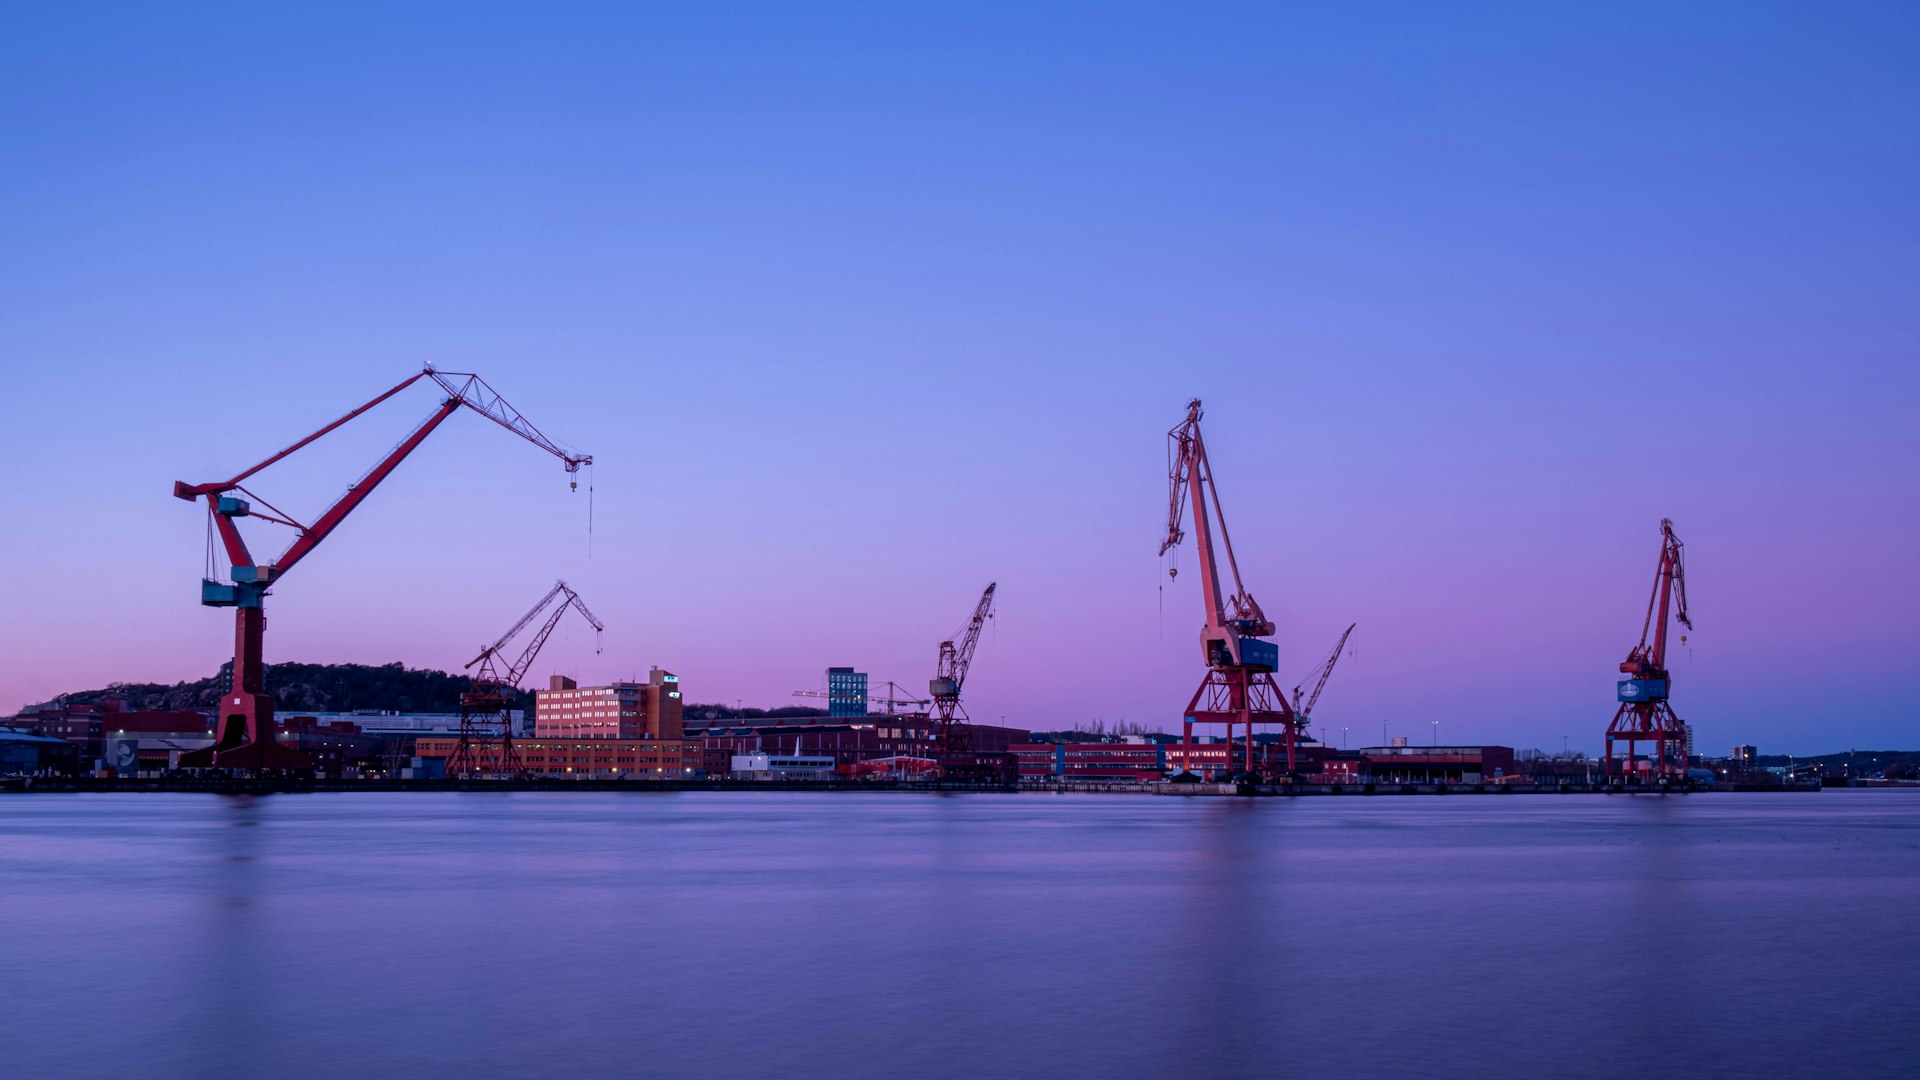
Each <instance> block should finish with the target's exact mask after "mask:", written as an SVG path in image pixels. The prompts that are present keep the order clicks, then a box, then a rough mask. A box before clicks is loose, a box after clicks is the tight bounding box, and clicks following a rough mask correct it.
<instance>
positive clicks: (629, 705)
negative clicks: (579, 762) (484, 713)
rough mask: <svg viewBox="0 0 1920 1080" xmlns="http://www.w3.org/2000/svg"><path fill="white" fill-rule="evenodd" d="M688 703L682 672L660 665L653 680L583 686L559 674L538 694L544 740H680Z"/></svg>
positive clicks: (537, 733) (536, 722) (538, 726)
mask: <svg viewBox="0 0 1920 1080" xmlns="http://www.w3.org/2000/svg"><path fill="white" fill-rule="evenodd" d="M683 715H684V702H683V701H682V700H681V697H680V676H678V675H675V674H674V673H672V672H670V671H665V670H662V669H660V668H657V667H656V668H654V669H652V670H651V671H649V672H648V673H647V681H646V682H643V683H637V682H616V683H608V684H607V685H605V686H579V685H576V684H575V683H574V681H573V680H572V679H569V678H567V677H566V676H564V675H555V676H553V677H552V678H551V679H550V680H549V684H548V688H547V689H545V690H537V691H535V692H534V695H533V734H534V737H535V738H538V739H678V738H680V737H681V734H682V730H683V721H682V717H683Z"/></svg>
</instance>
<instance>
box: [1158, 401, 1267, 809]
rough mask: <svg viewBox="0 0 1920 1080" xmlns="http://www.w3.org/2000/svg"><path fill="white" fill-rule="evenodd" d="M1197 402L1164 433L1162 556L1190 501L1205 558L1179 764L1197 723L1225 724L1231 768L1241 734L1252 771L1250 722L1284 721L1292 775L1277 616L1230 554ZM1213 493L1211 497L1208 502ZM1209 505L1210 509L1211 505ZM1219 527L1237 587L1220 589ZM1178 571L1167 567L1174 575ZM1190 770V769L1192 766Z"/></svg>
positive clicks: (1178, 536)
mask: <svg viewBox="0 0 1920 1080" xmlns="http://www.w3.org/2000/svg"><path fill="white" fill-rule="evenodd" d="M1200 415H1201V413H1200V399H1199V398H1195V399H1193V400H1192V401H1190V402H1188V403H1187V418H1186V419H1185V420H1183V421H1181V422H1180V424H1179V425H1178V426H1176V427H1175V428H1174V429H1173V430H1171V431H1169V432H1167V482H1168V496H1167V538H1166V539H1165V540H1163V541H1161V542H1160V554H1162V555H1165V554H1166V553H1167V552H1168V551H1171V550H1172V549H1173V548H1174V547H1175V546H1176V545H1178V544H1179V543H1180V542H1181V540H1183V539H1185V538H1186V533H1185V532H1184V531H1182V529H1181V522H1182V518H1183V517H1184V516H1185V514H1186V508H1187V503H1188V502H1189V501H1191V503H1192V505H1193V529H1194V532H1195V533H1196V534H1198V535H1197V537H1196V543H1195V545H1194V546H1195V548H1196V549H1197V550H1198V552H1199V557H1200V591H1201V595H1202V599H1203V601H1204V603H1205V605H1206V616H1207V621H1206V625H1204V626H1202V627H1201V628H1200V654H1201V657H1202V658H1203V659H1204V660H1205V661H1206V665H1207V674H1206V677H1205V678H1203V679H1201V680H1200V688H1199V689H1198V690H1196V691H1194V694H1193V700H1192V701H1190V702H1188V703H1187V711H1186V715H1185V717H1184V721H1185V722H1184V725H1183V730H1182V733H1181V736H1180V749H1181V761H1182V763H1183V764H1186V763H1190V762H1191V761H1192V760H1193V758H1192V756H1191V754H1192V745H1193V725H1195V724H1225V725H1226V728H1227V732H1226V735H1227V770H1228V771H1229V772H1233V771H1236V770H1234V769H1233V732H1234V728H1235V727H1236V726H1238V727H1239V728H1240V729H1241V731H1242V732H1243V733H1244V743H1243V750H1242V753H1241V759H1240V768H1239V769H1238V770H1237V771H1238V772H1241V773H1249V774H1250V773H1253V772H1255V771H1256V770H1255V764H1254V754H1253V726H1254V725H1255V724H1282V725H1284V726H1285V731H1286V742H1287V772H1288V773H1292V772H1293V771H1294V767H1295V766H1294V745H1295V743H1296V742H1297V740H1298V737H1299V727H1300V722H1299V720H1298V719H1297V718H1296V717H1295V716H1294V713H1293V707H1292V706H1291V705H1289V704H1288V703H1287V697H1286V695H1285V694H1284V693H1282V692H1281V690H1280V686H1279V684H1278V683H1276V682H1274V679H1273V672H1274V670H1275V669H1276V668H1277V667H1278V666H1279V662H1280V649H1279V647H1278V646H1276V645H1275V644H1274V643H1273V642H1271V641H1262V640H1260V639H1261V638H1265V637H1271V636H1273V632H1274V628H1273V621H1272V620H1271V619H1269V618H1267V616H1266V613H1264V612H1262V611H1261V610H1260V604H1259V603H1258V602H1257V601H1255V600H1254V598H1253V594H1252V593H1250V592H1248V591H1247V588H1246V586H1245V585H1243V584H1242V583H1241V581H1240V564H1239V562H1238V561H1237V560H1235V558H1234V556H1233V540H1232V539H1231V538H1230V537H1229V536H1228V535H1227V517H1226V513H1225V511H1224V510H1222V509H1221V506H1220V489H1219V486H1218V485H1217V484H1216V483H1215V481H1214V477H1213V468H1212V466H1211V465H1209V464H1208V462H1207V447H1206V443H1205V442H1203V441H1202V440H1201V438H1200ZM1209 495H1211V500H1209ZM1209 502H1211V508H1209ZM1216 519H1217V520H1218V522H1219V525H1220V544H1221V547H1222V548H1224V549H1225V551H1226V553H1227V568H1228V569H1229V570H1230V571H1231V572H1232V574H1233V592H1232V594H1231V595H1223V594H1222V593H1221V591H1220V570H1219V566H1218V565H1217V563H1216V560H1215V558H1214V553H1213V523H1214V521H1215V520H1216ZM1177 573H1178V571H1176V570H1169V571H1168V574H1169V575H1170V576H1171V575H1175V574H1177ZM1189 767H1190V766H1189Z"/></svg>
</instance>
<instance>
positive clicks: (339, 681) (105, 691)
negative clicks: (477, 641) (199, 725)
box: [65, 662, 533, 715]
mask: <svg viewBox="0 0 1920 1080" xmlns="http://www.w3.org/2000/svg"><path fill="white" fill-rule="evenodd" d="M231 667H232V665H231V664H223V665H221V667H220V671H219V673H217V674H214V675H209V676H207V677H206V678H204V679H198V680H195V681H193V682H182V683H173V684H171V685H168V684H164V683H112V684H110V685H108V686H106V687H103V688H101V689H99V690H82V691H78V692H76V693H71V694H67V695H66V696H65V697H66V701H67V702H68V703H69V704H77V705H88V704H99V703H100V702H101V701H104V700H106V699H108V698H120V699H122V700H124V701H125V702H126V707H127V708H129V709H211V708H213V707H215V706H216V705H218V704H219V702H220V695H221V694H222V693H224V692H225V691H226V687H227V684H228V680H229V678H230V675H229V674H228V672H229V669H230V668H231ZM472 684H473V680H471V679H469V678H468V677H467V676H465V675H452V674H449V673H447V672H444V671H435V670H433V669H431V668H409V667H406V666H404V665H402V664H400V663H397V662H396V663H392V664H379V665H374V664H300V663H286V664H273V665H271V666H269V667H268V668H267V676H266V690H267V692H268V693H270V694H272V695H273V701H274V707H275V711H276V712H279V713H281V714H283V715H284V714H288V713H292V712H297V711H303V710H304V711H308V712H353V711H355V710H357V709H375V710H379V711H382V712H429V713H452V712H459V711H460V695H461V693H462V692H463V691H465V690H467V689H468V688H469V687H470V686H471V685H472ZM532 705H533V694H532V693H531V692H528V691H522V692H521V694H520V695H519V699H518V700H517V701H515V702H514V707H515V708H519V709H526V708H531V707H532Z"/></svg>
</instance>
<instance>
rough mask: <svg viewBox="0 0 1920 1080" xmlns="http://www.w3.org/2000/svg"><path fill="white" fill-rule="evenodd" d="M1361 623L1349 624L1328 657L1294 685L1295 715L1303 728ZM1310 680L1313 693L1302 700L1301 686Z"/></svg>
mask: <svg viewBox="0 0 1920 1080" xmlns="http://www.w3.org/2000/svg"><path fill="white" fill-rule="evenodd" d="M1359 625H1360V624H1359V623H1354V624H1352V625H1351V626H1348V627H1347V629H1346V631H1345V632H1343V633H1342V634H1341V635H1340V640H1339V641H1336V642H1334V643H1333V651H1332V652H1330V653H1328V654H1327V658H1326V659H1325V660H1322V661H1320V663H1319V665H1318V666H1316V667H1315V668H1314V669H1313V670H1312V671H1309V672H1307V673H1306V675H1304V676H1302V677H1301V679H1300V682H1299V683H1298V684H1297V685H1295V686H1294V688H1293V715H1294V716H1296V717H1298V718H1299V720H1300V726H1301V727H1302V728H1305V727H1306V726H1307V723H1308V721H1309V720H1310V719H1311V718H1312V716H1313V706H1314V703H1315V702H1317V701H1319V700H1320V691H1322V690H1325V689H1326V688H1327V680H1328V679H1330V678H1332V677H1333V665H1335V664H1337V663H1339V662H1340V654H1341V653H1343V652H1345V651H1346V650H1347V639H1348V638H1350V637H1352V636H1353V628H1354V627H1355V626H1359ZM1309 681H1311V682H1313V693H1311V694H1308V695H1307V696H1306V700H1304V701H1302V700H1301V697H1300V691H1301V688H1302V687H1304V686H1306V684H1307V683H1308V682H1309Z"/></svg>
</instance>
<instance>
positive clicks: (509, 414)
mask: <svg viewBox="0 0 1920 1080" xmlns="http://www.w3.org/2000/svg"><path fill="white" fill-rule="evenodd" d="M422 379H425V380H427V381H430V382H432V383H434V384H435V385H437V386H438V387H439V388H440V389H441V391H443V392H444V393H445V394H446V396H445V397H444V398H442V399H441V402H440V407H439V408H438V409H436V410H435V411H434V412H433V414H432V415H430V416H428V417H427V419H426V420H425V421H423V422H422V423H421V424H420V426H419V427H417V428H415V429H414V430H413V433H412V434H410V435H408V436H407V437H406V438H405V439H402V440H401V441H400V444H399V445H398V446H396V447H394V448H393V450H391V451H390V452H388V454H387V456H386V457H384V458H382V459H381V460H380V461H379V463H377V464H376V465H374V467H373V468H371V469H369V470H367V472H366V473H365V475H363V476H361V477H360V479H358V480H356V481H355V482H354V483H353V484H351V485H350V486H348V488H347V490H346V493H345V494H343V495H341V496H340V498H339V499H338V500H337V501H335V502H334V504H333V505H332V506H330V507H328V508H327V509H326V510H325V511H323V512H322V513H321V514H320V516H319V517H317V518H315V519H314V521H313V524H311V525H303V524H301V523H300V522H299V521H298V520H296V519H295V518H294V517H293V516H292V515H290V514H287V513H285V512H283V511H281V510H280V509H278V508H277V507H275V506H274V505H273V504H272V503H270V502H268V501H267V500H266V499H263V498H261V497H260V496H259V495H257V494H255V493H254V492H252V491H250V490H248V489H247V488H246V487H245V486H244V484H245V483H246V481H247V480H248V479H249V478H250V477H252V476H253V475H254V474H255V473H258V472H260V471H261V470H262V469H265V468H266V467H267V466H269V465H272V464H274V463H275V462H277V461H280V460H282V459H284V458H286V457H288V456H289V455H291V454H293V453H294V452H295V451H298V450H300V449H301V448H302V447H305V446H307V445H308V444H310V443H312V442H313V441H314V440H316V439H319V438H320V437H321V436H323V435H326V434H327V433H328V432H331V431H333V430H334V429H336V428H338V427H340V426H341V425H343V424H345V423H347V422H348V421H350V420H352V419H353V418H354V417H356V416H359V415H360V414H362V413H364V412H366V411H367V410H369V409H371V408H373V407H374V406H376V405H378V404H380V403H381V402H383V401H385V400H387V399H388V398H390V397H392V396H394V395H395V394H398V393H399V392H400V391H402V390H405V389H406V388H407V387H409V386H412V385H413V384H414V383H417V382H419V381H421V380H422ZM461 408H467V409H471V410H473V411H474V412H477V413H479V414H480V415H481V416H484V417H486V418H487V419H489V420H491V421H493V422H494V423H496V424H499V425H500V426H501V427H504V428H506V429H507V430H508V431H511V432H513V433H514V434H516V435H518V436H520V437H521V438H523V439H525V440H527V441H528V442H530V443H532V444H534V445H535V446H537V447H539V448H540V449H542V450H545V451H546V452H547V453H549V454H552V455H553V456H555V457H557V458H559V459H560V462H561V464H563V465H565V466H566V470H567V474H568V475H569V476H572V475H574V474H576V473H578V472H579V471H580V466H582V465H591V464H593V457H592V456H591V455H589V454H574V453H569V452H568V451H566V450H563V449H561V448H560V447H559V446H558V445H557V444H555V443H554V442H553V441H552V440H551V439H548V438H547V437H546V436H545V435H543V434H541V433H540V429H538V428H536V427H534V426H533V424H531V423H529V422H528V420H527V418H526V417H524V416H521V415H520V413H519V412H518V411H517V410H515V409H514V407H513V406H511V405H509V404H507V400H506V399H505V398H503V397H501V396H500V395H499V394H498V393H497V392H496V391H495V390H494V389H493V387H491V386H488V385H487V382H486V380H484V379H482V378H481V377H480V376H478V375H475V374H473V373H471V372H453V371H437V370H435V369H434V367H433V366H432V365H431V364H429V365H427V366H426V367H425V368H423V369H422V370H421V371H419V372H418V373H416V374H414V375H412V376H410V377H408V378H406V379H404V380H402V381H401V382H400V383H399V384H398V385H396V386H394V387H393V388H391V389H389V390H387V391H386V392H384V393H382V394H380V395H379V396H377V397H375V398H374V399H373V400H371V401H369V402H367V403H366V404H364V405H361V406H360V407H358V408H356V409H354V410H352V411H351V412H348V413H347V414H346V415H345V416H342V417H340V418H339V419H338V420H335V421H333V422H332V423H330V424H328V425H326V426H325V427H322V428H321V429H320V430H318V431H316V432H314V433H313V434H311V435H308V436H307V437H306V438H304V439H301V440H300V441H299V442H296V443H294V444H293V445H292V446H289V447H287V448H286V449H284V450H282V451H280V452H279V453H277V454H274V455H273V456H271V457H269V458H267V459H266V460H265V461H262V462H260V463H259V464H258V465H254V466H253V467H251V468H248V469H245V470H242V471H241V472H239V473H238V474H236V475H234V476H233V477H232V478H231V479H228V480H217V481H214V482H212V483H206V484H188V483H184V482H176V483H175V484H174V485H173V495H174V498H177V499H185V500H186V501H188V502H193V501H195V500H197V499H202V498H204V499H206V501H207V517H208V522H209V524H208V530H209V534H210V535H209V536H208V540H207V544H208V567H207V571H206V573H205V575H204V576H203V577H202V579H201V582H200V603H201V604H203V605H205V606H207V607H230V608H233V609H235V611H234V650H233V685H232V686H231V687H229V688H228V689H227V691H226V692H225V693H224V694H223V695H222V696H221V698H220V710H219V714H218V719H217V720H216V723H215V727H214V742H213V745H212V746H209V747H207V748H205V749H202V750H192V751H188V752H187V753H184V754H182V755H180V765H181V767H182V768H189V769H193V768H209V767H217V768H242V769H255V770H266V769H302V768H307V767H309V766H310V765H311V764H312V762H311V761H310V760H309V759H308V758H307V756H306V755H305V754H301V753H299V752H297V751H294V750H291V749H289V748H287V747H284V746H281V745H280V744H279V742H278V741H277V735H278V733H279V725H278V724H277V723H275V722H274V718H273V696H272V695H271V694H268V693H266V692H265V688H264V684H265V678H266V662H265V660H264V659H263V649H264V644H265V643H264V636H265V634H266V627H267V616H266V611H265V608H264V606H263V605H264V599H265V597H266V596H267V595H268V593H269V591H270V590H271V588H272V587H273V586H275V585H278V584H279V583H280V579H281V578H283V577H285V576H286V574H287V571H289V570H292V569H293V568H294V566H295V564H297V563H299V562H300V560H302V559H304V558H306V557H307V556H308V555H309V554H311V553H312V552H313V549H314V548H316V547H318V546H320V543H321V541H323V540H325V539H326V538H327V537H328V536H330V535H331V534H332V533H333V530H334V529H335V528H338V527H339V525H340V523H341V522H342V521H345V520H346V518H347V515H348V514H351V513H353V511H354V508H355V507H358V506H359V505H360V504H361V503H362V502H363V501H365V499H366V497H367V496H368V495H371V494H373V489H374V488H376V487H378V486H380V482H381V481H382V480H385V479H386V478H387V475H388V474H389V473H391V472H393V470H394V469H395V468H396V467H397V466H398V465H399V464H400V463H401V462H402V461H405V460H406V458H407V455H409V454H411V453H413V451H414V448H416V447H418V446H419V445H420V443H421V441H422V440H424V439H425V438H426V437H427V436H428V435H431V434H432V433H433V430H434V429H435V428H437V427H439V426H440V424H441V422H442V421H444V420H446V418H447V417H449V416H452V415H453V414H454V412H455V411H457V410H459V409H461ZM572 486H573V488H575V489H576V490H577V489H578V488H579V486H580V485H579V481H577V480H575V481H573V482H572ZM236 493H237V494H236ZM243 495H244V496H246V497H245V498H241V496H243ZM254 503H259V504H260V505H261V506H262V507H265V509H264V510H257V509H255V508H254V505H253V504H254ZM243 517H253V518H259V519H261V520H263V521H268V522H272V523H273V524H276V525H283V526H286V527H287V528H290V529H292V530H294V532H295V534H296V535H295V537H294V541H293V543H292V544H291V545H290V546H289V547H288V548H287V550H286V551H284V552H282V553H281V554H280V557H279V558H277V559H274V560H273V561H272V562H266V563H262V562H259V561H257V560H256V559H254V557H253V554H252V553H251V552H250V551H249V550H248V549H247V543H246V540H245V539H244V538H242V537H241V535H240V529H239V526H237V525H236V524H235V521H236V519H238V518H243ZM215 532H217V533H218V534H219V537H220V543H221V545H222V546H223V547H224V548H225V549H226V554H227V558H228V561H229V563H230V570H229V573H228V576H227V579H226V580H225V581H221V580H217V579H216V578H215V573H214V569H213V566H212V558H213V556H212V545H213V538H212V535H211V534H212V533H215Z"/></svg>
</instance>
